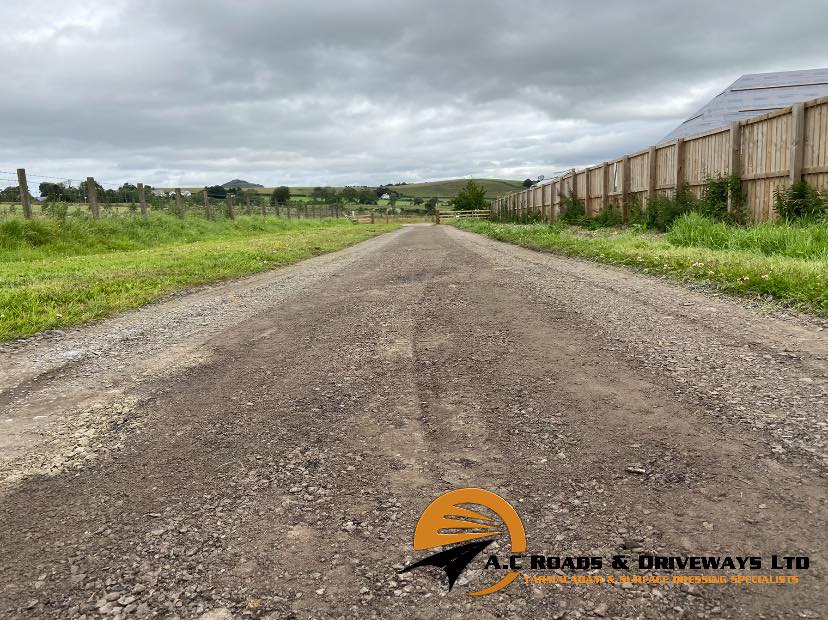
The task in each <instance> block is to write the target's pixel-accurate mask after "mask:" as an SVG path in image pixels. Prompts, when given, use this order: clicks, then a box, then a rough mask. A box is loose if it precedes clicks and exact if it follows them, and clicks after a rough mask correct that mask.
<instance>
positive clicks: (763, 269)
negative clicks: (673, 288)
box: [453, 220, 828, 316]
mask: <svg viewBox="0 0 828 620" xmlns="http://www.w3.org/2000/svg"><path fill="white" fill-rule="evenodd" d="M453 225H455V226H457V227H458V228H463V229H465V230H470V231H472V232H476V233H480V234H483V235H487V236H489V237H492V238H494V239H499V240H501V241H508V242H510V243H515V244H518V245H522V246H524V247H528V248H531V249H535V250H545V251H552V252H557V253H561V254H565V255H567V256H580V257H584V258H589V259H593V260H596V261H600V262H604V263H609V264H613V265H625V266H629V267H634V268H636V269H639V270H642V271H644V272H647V273H653V274H656V275H667V276H670V277H672V278H675V279H678V280H694V281H700V282H704V283H707V284H712V285H715V286H717V287H718V288H720V289H722V290H725V291H728V292H731V293H735V294H739V295H743V296H749V297H754V298H772V299H775V300H778V301H781V302H783V303H785V304H787V305H790V306H794V307H797V308H799V309H802V310H806V311H811V312H814V313H816V314H820V315H822V316H828V260H827V259H826V258H825V255H824V254H818V257H817V258H795V257H792V256H785V255H781V254H770V255H769V254H766V253H762V252H760V251H757V250H756V249H755V247H754V248H753V251H747V250H739V249H714V248H710V247H699V246H700V245H701V246H703V244H702V243H696V244H694V245H685V246H679V245H674V244H673V243H671V242H670V240H669V235H668V236H667V237H666V238H665V237H662V238H659V237H654V236H652V235H646V234H641V233H638V232H632V231H624V232H618V231H607V232H606V233H604V234H601V233H596V234H589V235H586V234H579V233H578V231H577V229H572V228H569V227H566V226H560V225H552V226H550V225H547V224H500V223H495V222H488V221H480V220H478V221H475V220H459V221H457V222H456V223H453ZM685 232H686V231H685ZM746 245H747V246H748V247H751V246H750V244H746ZM786 247H787V246H786ZM811 253H813V252H811Z"/></svg>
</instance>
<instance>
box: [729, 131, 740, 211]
mask: <svg viewBox="0 0 828 620" xmlns="http://www.w3.org/2000/svg"><path fill="white" fill-rule="evenodd" d="M729 161H730V177H731V178H738V179H741V178H742V124H741V123H740V122H739V121H734V122H732V123H730V157H729ZM740 184H741V181H740ZM727 211H728V213H730V212H731V211H733V197H732V196H731V195H730V192H728V193H727Z"/></svg>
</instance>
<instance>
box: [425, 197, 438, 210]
mask: <svg viewBox="0 0 828 620" xmlns="http://www.w3.org/2000/svg"><path fill="white" fill-rule="evenodd" d="M439 202H440V199H439V198H437V197H436V196H432V197H431V198H429V199H428V202H427V203H426V213H434V211H435V210H436V209H437V204H438V203H439Z"/></svg>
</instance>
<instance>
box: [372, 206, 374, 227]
mask: <svg viewBox="0 0 828 620" xmlns="http://www.w3.org/2000/svg"><path fill="white" fill-rule="evenodd" d="M371 223H372V224H373V223H374V210H373V209H371Z"/></svg>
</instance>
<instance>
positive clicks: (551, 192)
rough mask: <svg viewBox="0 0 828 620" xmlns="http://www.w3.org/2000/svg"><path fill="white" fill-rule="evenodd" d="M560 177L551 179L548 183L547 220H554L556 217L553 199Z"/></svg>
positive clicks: (556, 195) (556, 193)
mask: <svg viewBox="0 0 828 620" xmlns="http://www.w3.org/2000/svg"><path fill="white" fill-rule="evenodd" d="M559 182H560V179H559V180H557V181H552V182H551V183H550V184H549V221H550V223H551V222H554V221H555V220H556V219H557V218H558V213H557V208H556V206H555V199H556V198H557V197H558V183H559Z"/></svg>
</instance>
